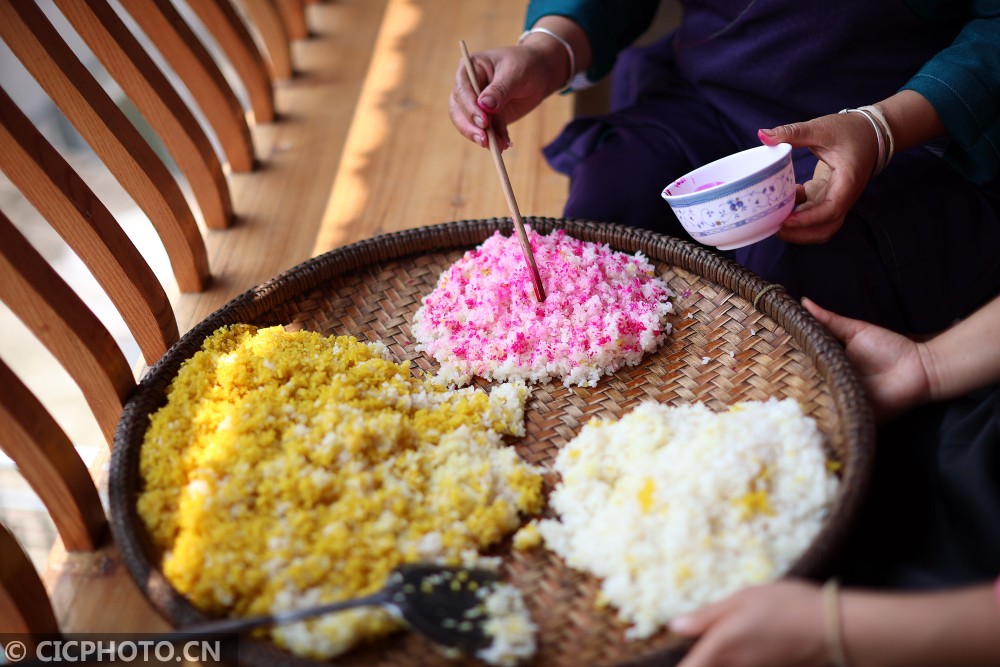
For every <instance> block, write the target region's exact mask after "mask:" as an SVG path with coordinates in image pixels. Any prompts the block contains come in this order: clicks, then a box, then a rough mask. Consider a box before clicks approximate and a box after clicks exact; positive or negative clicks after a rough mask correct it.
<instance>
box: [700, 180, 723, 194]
mask: <svg viewBox="0 0 1000 667" xmlns="http://www.w3.org/2000/svg"><path fill="white" fill-rule="evenodd" d="M725 183H726V182H725V181H716V182H715V183H705V185H702V186H699V187H698V189H696V190H695V192H701V191H702V190H708V189H709V188H714V187H715V186H716V185H725Z"/></svg>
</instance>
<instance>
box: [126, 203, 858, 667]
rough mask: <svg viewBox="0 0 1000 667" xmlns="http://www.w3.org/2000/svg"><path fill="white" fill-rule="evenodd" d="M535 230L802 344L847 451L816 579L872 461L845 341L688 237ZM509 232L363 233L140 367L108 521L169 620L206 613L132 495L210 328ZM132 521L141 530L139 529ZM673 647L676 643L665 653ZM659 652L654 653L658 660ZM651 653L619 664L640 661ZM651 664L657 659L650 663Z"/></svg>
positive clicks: (533, 220) (796, 571) (812, 573)
mask: <svg viewBox="0 0 1000 667" xmlns="http://www.w3.org/2000/svg"><path fill="white" fill-rule="evenodd" d="M524 221H525V223H526V224H527V225H529V226H530V227H531V228H532V229H534V230H535V231H536V232H538V233H541V234H547V233H549V232H551V231H554V230H559V229H561V230H565V231H566V232H567V233H568V234H570V235H571V236H574V237H576V238H580V239H583V240H586V241H593V242H598V243H608V244H612V242H613V244H612V247H613V248H614V249H615V250H620V251H623V252H629V253H635V252H636V251H639V252H642V254H643V255H645V256H646V257H647V258H649V259H650V260H653V261H661V262H667V263H669V264H672V265H674V266H677V267H679V268H681V269H684V270H686V271H689V272H692V273H694V274H697V275H699V276H701V277H702V278H705V279H708V280H710V281H712V282H714V283H716V284H718V285H720V286H722V287H724V288H726V289H729V290H731V291H732V292H734V293H735V294H737V295H739V296H740V297H742V298H744V299H746V300H747V301H748V302H749V303H750V304H751V305H752V307H753V308H754V309H755V310H757V311H758V312H760V313H762V314H764V315H766V316H768V317H770V318H771V319H772V320H774V321H775V322H776V323H777V324H779V325H780V326H781V327H782V328H783V329H784V330H785V332H786V333H787V334H788V335H789V336H791V338H792V339H793V340H794V341H795V342H796V343H797V344H798V345H799V346H800V347H801V349H802V351H803V353H804V354H806V355H807V356H808V357H809V358H810V359H811V360H812V361H813V362H814V363H815V365H816V368H817V370H818V372H819V374H820V376H821V377H822V379H823V381H824V382H825V383H826V384H827V385H828V387H829V390H830V393H831V394H832V395H833V397H834V401H835V404H836V407H837V412H838V415H839V417H840V423H841V428H842V430H843V436H844V439H845V443H847V445H848V446H849V447H850V451H851V456H850V457H848V461H847V465H846V466H845V468H844V469H843V470H842V471H841V472H842V484H841V489H840V491H839V492H838V494H837V500H836V503H835V505H834V507H833V508H832V510H831V513H830V518H831V519H833V518H834V517H836V518H837V520H836V521H834V520H828V521H826V523H825V524H824V526H823V528H822V529H821V530H820V532H819V533H818V534H817V535H816V537H815V538H814V540H813V543H812V545H811V546H810V547H809V548H808V549H807V550H806V551H805V552H804V553H803V554H802V555H801V556H800V557H799V558H798V559H797V560H796V562H795V563H794V564H793V566H792V568H791V569H790V570H789V571H788V572H787V575H789V576H804V577H811V578H820V577H822V576H825V574H827V570H828V568H829V566H830V564H831V561H832V559H833V557H834V556H835V554H836V552H837V550H838V549H839V547H840V546H842V545H843V542H844V540H845V538H846V535H847V531H848V530H849V528H850V526H851V525H853V523H854V520H855V519H856V517H857V516H858V513H859V512H860V508H861V503H862V501H863V498H864V496H865V495H866V493H867V488H868V485H869V481H870V477H871V473H872V467H873V463H874V438H875V427H874V419H873V416H872V413H871V409H870V406H869V403H868V401H867V399H866V396H865V392H864V389H863V387H862V386H861V383H860V381H859V379H858V378H857V375H856V373H855V372H854V370H853V368H852V367H851V365H850V363H849V362H848V360H847V356H846V353H845V351H844V348H843V346H842V345H841V344H840V342H839V341H837V340H836V339H835V338H834V337H833V336H832V335H831V334H830V333H829V332H828V331H827V330H826V329H825V328H824V327H823V326H822V325H821V324H820V323H819V322H818V321H816V320H815V319H814V318H813V317H812V316H811V315H810V314H809V313H808V312H807V311H806V310H805V309H804V308H803V307H802V306H801V304H800V303H799V302H798V301H797V300H795V299H793V298H792V297H791V296H790V295H789V294H788V293H787V292H786V291H785V289H784V288H783V287H782V286H780V285H777V284H774V283H769V282H767V281H765V280H764V279H763V278H761V277H759V276H757V275H756V274H754V273H752V272H751V271H749V270H748V269H746V268H744V267H742V266H740V265H738V264H736V263H735V262H733V261H731V260H728V259H726V258H724V257H721V256H720V255H718V254H716V253H715V252H714V251H711V250H708V249H706V248H704V247H701V246H698V245H695V244H693V243H690V242H688V241H686V240H683V239H679V238H676V237H672V236H666V235H663V234H659V233H656V232H651V231H647V230H640V229H635V228H630V227H626V226H624V225H620V224H616V223H606V222H597V221H592V220H580V219H565V218H548V217H526V218H524ZM498 231H499V232H501V233H505V234H509V233H511V232H512V231H513V222H512V221H511V219H510V218H509V217H505V218H486V219H475V220H458V221H454V222H445V223H439V224H434V225H426V226H422V227H416V228H412V229H407V230H403V231H398V232H390V233H386V234H381V235H378V236H374V237H371V238H368V239H364V240H361V241H358V242H355V243H352V244H349V245H346V246H342V247H340V248H336V249H334V250H330V251H328V252H326V253H323V254H321V255H318V256H316V257H313V258H311V259H308V260H306V261H304V262H302V263H300V264H298V265H296V266H294V267H292V268H290V269H288V270H287V271H284V272H282V273H280V274H278V275H277V276H275V277H274V278H272V279H270V280H268V281H266V282H264V283H262V284H260V285H257V286H255V287H253V288H251V289H249V290H247V291H245V292H244V293H242V294H240V295H238V296H236V297H235V298H233V299H232V300H230V301H229V302H228V303H226V304H225V305H223V306H222V307H220V308H219V309H217V310H216V311H215V312H214V313H212V314H210V315H209V316H208V317H206V318H204V319H203V320H202V321H201V322H199V323H198V324H196V325H195V326H194V327H192V328H191V329H190V330H189V331H188V332H186V333H185V334H184V335H183V336H181V338H180V339H179V340H178V341H177V342H176V343H175V344H174V345H173V346H171V348H170V349H169V350H168V351H167V352H166V353H165V354H164V355H163V356H162V357H161V358H160V359H159V360H158V361H157V362H156V363H155V364H154V365H153V366H152V367H150V368H149V369H148V371H147V372H146V373H145V374H144V375H143V377H142V379H141V380H140V381H139V383H138V385H137V387H136V390H135V391H134V392H133V394H132V395H131V396H130V397H129V399H128V401H127V402H126V404H125V406H124V408H123V411H122V415H121V418H120V420H119V423H118V426H117V428H116V431H115V436H114V447H113V449H112V456H111V466H110V472H109V478H108V486H109V489H108V494H109V501H110V512H109V523H110V526H111V531H112V535H113V537H114V540H115V541H116V542H117V544H118V547H119V550H120V553H121V557H122V560H123V561H124V563H125V566H126V568H127V569H128V571H129V573H130V575H131V576H132V578H133V580H134V581H135V582H136V584H137V585H138V587H139V589H140V590H141V591H142V593H143V594H144V595H145V597H146V598H147V600H149V601H150V602H151V603H152V605H153V606H154V608H156V609H157V611H158V612H159V613H160V614H161V615H163V616H164V617H165V618H166V619H167V620H168V621H169V622H170V623H171V624H172V625H173V626H174V627H183V626H186V625H190V624H194V623H198V622H201V621H205V620H208V616H206V615H204V614H202V613H201V612H200V611H199V610H198V609H196V608H195V607H194V606H193V605H191V603H190V602H188V601H187V599H186V598H184V597H183V595H181V594H180V593H179V592H177V591H176V590H175V589H174V588H173V587H172V585H171V584H170V583H169V582H168V581H167V580H166V578H165V576H164V575H163V574H162V572H161V570H160V569H159V567H158V566H157V565H156V564H154V563H153V562H152V559H151V556H150V554H152V553H155V550H154V549H153V548H152V544H151V543H150V541H149V538H148V536H147V535H146V534H145V531H143V530H142V529H141V526H142V522H141V519H140V518H139V516H138V511H137V508H136V503H135V497H136V495H137V485H138V483H139V481H138V477H139V474H138V453H139V450H140V449H141V444H142V436H143V434H144V432H145V429H146V425H147V423H148V417H149V414H150V412H151V410H150V408H149V406H148V405H147V403H148V402H149V401H150V400H152V399H151V397H157V400H156V401H153V402H157V401H159V402H160V403H161V404H162V402H163V400H165V394H166V388H167V386H168V385H169V383H170V381H172V380H173V378H174V376H175V375H176V373H177V371H178V369H179V368H180V365H181V363H182V362H183V361H184V360H186V359H187V358H189V357H190V356H191V355H192V354H194V352H196V351H197V350H198V349H200V347H201V344H202V342H203V341H204V340H205V338H206V337H207V336H209V335H210V334H212V333H213V332H214V331H215V330H216V329H218V328H219V327H220V326H223V325H225V324H233V323H237V322H247V321H253V320H254V319H255V318H257V317H259V316H261V315H262V314H265V313H267V312H269V311H270V310H271V309H273V308H274V307H275V306H277V305H279V304H281V303H283V302H285V301H287V300H288V299H290V298H292V297H294V296H296V295H298V294H301V293H302V292H304V291H305V290H308V289H312V288H315V287H317V286H319V285H321V284H323V283H324V282H326V281H328V280H330V279H331V278H333V277H335V276H337V275H340V274H342V273H346V272H349V271H353V270H356V269H360V268H363V267H364V266H367V265H369V264H371V263H373V262H376V261H388V260H393V259H398V258H401V257H405V256H407V255H413V254H420V253H422V252H429V251H437V250H442V249H447V248H457V247H466V246H468V247H474V246H476V245H478V244H480V243H482V242H483V241H485V240H486V239H487V238H488V237H489V236H491V235H492V234H493V233H495V232H498ZM137 527H138V529H137ZM251 644H253V645H255V646H254V648H255V649H259V650H262V651H264V652H265V653H268V652H273V653H274V656H275V659H277V660H278V664H301V665H303V666H305V665H316V664H317V663H316V662H315V661H312V660H308V659H298V658H297V656H293V655H292V654H290V653H288V652H285V651H283V650H281V649H279V648H277V647H276V646H275V645H273V644H271V643H269V642H264V641H258V640H251ZM671 651H672V652H676V648H674V649H669V650H668V652H671ZM664 655H665V653H663V652H662V651H657V652H656V655H655V656H652V657H656V658H657V659H660V658H663V657H664ZM646 662H647V659H646V658H645V657H644V658H642V659H641V660H638V661H636V660H631V661H626V662H623V663H620V664H621V665H622V666H624V665H630V666H631V665H639V664H646ZM650 664H653V663H650Z"/></svg>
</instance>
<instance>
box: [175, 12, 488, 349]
mask: <svg viewBox="0 0 1000 667" xmlns="http://www.w3.org/2000/svg"><path fill="white" fill-rule="evenodd" d="M309 9H310V17H309V18H310V27H311V28H312V30H313V35H312V37H310V38H309V39H308V40H304V41H302V42H300V43H298V44H296V58H297V67H298V70H299V72H300V74H301V76H299V77H298V78H297V79H296V81H295V85H293V86H280V87H278V88H277V89H276V91H275V92H276V100H277V101H278V103H279V108H280V109H282V110H284V112H285V113H284V114H283V118H282V120H281V122H280V123H275V124H269V125H257V126H255V127H254V128H253V131H254V138H255V140H256V142H257V147H258V149H257V150H258V155H259V156H260V158H261V160H262V161H263V162H264V163H265V164H266V167H265V168H263V169H260V170H258V171H255V172H254V173H252V174H235V175H234V176H233V177H232V188H233V201H234V202H235V204H236V215H237V217H238V218H239V220H240V221H241V223H240V224H239V225H235V226H234V227H232V228H231V229H228V230H226V231H225V232H212V233H210V234H209V235H208V237H207V238H206V244H207V245H208V247H209V251H210V253H211V257H212V265H213V266H214V267H216V271H215V273H216V275H217V276H218V279H217V280H216V281H214V282H213V284H212V285H211V286H210V287H209V288H208V289H207V290H206V291H205V292H203V293H201V294H199V295H197V296H196V295H184V296H183V298H182V299H181V300H180V302H179V303H178V306H177V323H178V325H179V326H180V328H181V331H182V332H183V331H184V330H186V329H187V328H190V327H191V326H192V325H193V324H195V323H197V322H198V321H200V320H201V319H203V318H204V317H205V316H206V315H208V314H209V313H211V312H213V311H214V310H216V309H217V308H218V307H219V306H221V305H223V304H224V303H225V302H226V301H228V300H229V299H231V298H232V297H234V296H235V295H237V294H239V293H241V292H243V291H244V290H246V289H247V288H248V287H250V286H252V285H257V284H259V283H262V282H264V281H265V280H268V279H270V278H272V277H274V276H275V275H277V274H278V273H280V272H282V271H285V270H286V269H288V268H290V267H292V266H294V265H295V264H298V263H299V262H301V261H303V260H305V259H308V258H309V257H310V256H311V254H312V249H313V243H314V241H315V238H316V233H317V230H318V229H319V223H320V220H321V219H322V216H323V210H324V207H325V206H326V202H327V198H328V197H329V196H330V189H331V187H332V185H333V179H334V176H335V175H336V173H337V169H338V165H339V162H340V156H341V151H342V149H343V146H344V141H345V140H346V137H347V132H348V129H349V127H350V122H351V118H352V116H353V109H354V102H355V101H356V100H357V99H358V94H359V91H360V90H361V88H362V85H363V82H364V79H365V75H366V73H367V72H368V65H369V62H370V60H371V53H372V51H371V50H372V46H373V45H374V43H375V37H376V35H377V34H378V31H379V25H380V23H381V21H382V16H383V13H384V9H385V0H337V2H324V3H320V4H317V5H313V6H312V7H310V8H309ZM487 160H488V158H487ZM487 166H488V165H487ZM494 178H495V176H494Z"/></svg>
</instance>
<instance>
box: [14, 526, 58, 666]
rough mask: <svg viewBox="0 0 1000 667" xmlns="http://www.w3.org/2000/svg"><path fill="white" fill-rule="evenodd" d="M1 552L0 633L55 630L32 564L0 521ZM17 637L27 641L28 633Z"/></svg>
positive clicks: (46, 598) (37, 632) (45, 598)
mask: <svg viewBox="0 0 1000 667" xmlns="http://www.w3.org/2000/svg"><path fill="white" fill-rule="evenodd" d="M0 556H2V557H0V633H3V634H7V633H10V634H18V635H28V634H52V633H58V632H59V625H58V624H57V623H56V617H55V614H53V612H52V605H51V604H49V598H48V596H47V595H46V593H45V587H44V586H43V585H42V580H41V579H40V578H39V577H38V573H37V572H36V571H35V566H34V565H33V564H32V563H31V560H30V559H29V558H28V555H27V554H25V553H24V550H23V549H21V545H20V544H18V542H17V538H15V537H14V535H12V534H11V532H10V531H9V530H7V527H6V526H4V525H2V524H0ZM18 639H19V640H21V641H24V643H25V644H27V643H28V642H27V641H25V640H28V638H27V637H24V638H22V637H18ZM28 648H33V646H32V647H28Z"/></svg>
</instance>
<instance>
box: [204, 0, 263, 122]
mask: <svg viewBox="0 0 1000 667" xmlns="http://www.w3.org/2000/svg"><path fill="white" fill-rule="evenodd" d="M187 1H188V5H189V6H190V7H191V9H192V10H193V11H194V13H195V14H196V15H197V16H198V19H199V20H200V21H201V22H202V24H203V25H204V26H205V27H206V28H207V29H208V31H209V32H210V33H211V34H212V37H213V38H214V39H215V41H216V43H218V45H219V48H221V49H222V52H223V53H225V54H226V58H228V59H229V62H230V63H231V64H232V66H233V69H235V70H236V73H237V75H238V76H239V79H240V82H241V83H242V84H243V87H244V88H245V89H246V92H247V97H248V98H249V100H250V108H251V110H252V111H253V115H254V120H255V121H256V122H257V123H270V122H271V121H273V120H274V90H273V89H272V87H271V75H270V71H269V69H268V65H267V62H266V61H265V59H264V55H263V54H262V53H261V52H260V49H258V48H257V43H256V42H255V41H254V38H253V35H251V34H250V30H249V29H248V28H247V27H246V24H244V23H243V19H242V18H240V15H239V14H238V13H237V11H236V9H235V8H234V7H233V6H232V5H231V4H230V0H187Z"/></svg>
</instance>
